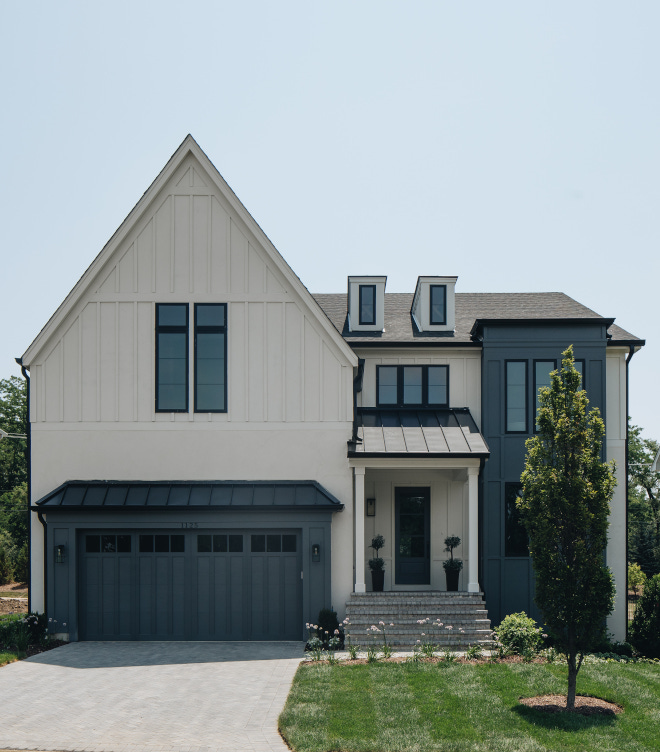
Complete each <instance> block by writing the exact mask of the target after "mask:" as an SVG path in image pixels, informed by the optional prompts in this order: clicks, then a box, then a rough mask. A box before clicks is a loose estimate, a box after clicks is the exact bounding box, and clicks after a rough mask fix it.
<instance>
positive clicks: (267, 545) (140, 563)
mask: <svg viewBox="0 0 660 752" xmlns="http://www.w3.org/2000/svg"><path fill="white" fill-rule="evenodd" d="M300 549H301V541H300V533H299V532H298V531H295V530H287V531H279V530H204V531H198V530H196V531H194V532H184V533H182V532H180V531H165V530H158V531H155V530H153V531H151V530H139V531H138V530H136V531H117V532H106V531H89V532H85V533H83V534H82V535H81V539H80V549H79V550H80V591H79V592H80V596H81V597H80V601H79V603H80V615H79V618H80V636H81V639H84V640H109V639H113V640H118V639H126V640H299V639H301V638H302V586H301V575H300V573H301V554H300Z"/></svg>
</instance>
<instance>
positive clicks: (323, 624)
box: [316, 608, 344, 649]
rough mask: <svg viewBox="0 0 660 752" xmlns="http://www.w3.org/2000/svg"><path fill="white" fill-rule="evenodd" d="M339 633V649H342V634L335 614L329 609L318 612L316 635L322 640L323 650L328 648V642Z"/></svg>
mask: <svg viewBox="0 0 660 752" xmlns="http://www.w3.org/2000/svg"><path fill="white" fill-rule="evenodd" d="M336 632H339V635H338V636H339V641H340V644H341V648H340V649H343V647H344V633H343V631H342V630H341V629H339V621H338V619H337V613H336V612H335V611H333V610H332V609H331V608H322V609H321V610H320V611H319V620H318V631H317V633H316V634H317V635H318V636H319V637H320V638H321V639H322V640H323V645H324V647H325V648H327V647H328V645H329V642H330V640H331V639H332V638H333V637H335V636H336V635H335V633H336Z"/></svg>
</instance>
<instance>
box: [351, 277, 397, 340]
mask: <svg viewBox="0 0 660 752" xmlns="http://www.w3.org/2000/svg"><path fill="white" fill-rule="evenodd" d="M386 282H387V277H349V278H348V329H349V331H351V332H382V331H383V330H384V329H385V283H386Z"/></svg>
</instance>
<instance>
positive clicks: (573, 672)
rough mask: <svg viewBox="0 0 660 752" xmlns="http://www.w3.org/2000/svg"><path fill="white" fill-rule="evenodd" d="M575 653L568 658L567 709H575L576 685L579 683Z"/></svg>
mask: <svg viewBox="0 0 660 752" xmlns="http://www.w3.org/2000/svg"><path fill="white" fill-rule="evenodd" d="M575 657H576V656H575V653H574V652H572V653H569V654H568V655H567V656H566V660H567V663H568V695H567V696H566V709H567V710H574V709H575V685H576V683H577V673H578V670H577V667H576V663H575Z"/></svg>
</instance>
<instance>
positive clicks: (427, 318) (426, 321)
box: [410, 277, 458, 332]
mask: <svg viewBox="0 0 660 752" xmlns="http://www.w3.org/2000/svg"><path fill="white" fill-rule="evenodd" d="M457 279H458V278H457V277H418V278H417V287H416V288H415V295H414V296H413V304H412V308H411V310H410V313H411V314H412V317H413V320H414V321H415V324H416V325H417V329H418V330H419V331H420V332H453V331H454V329H455V320H456V312H455V292H454V289H455V287H456V280H457Z"/></svg>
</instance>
